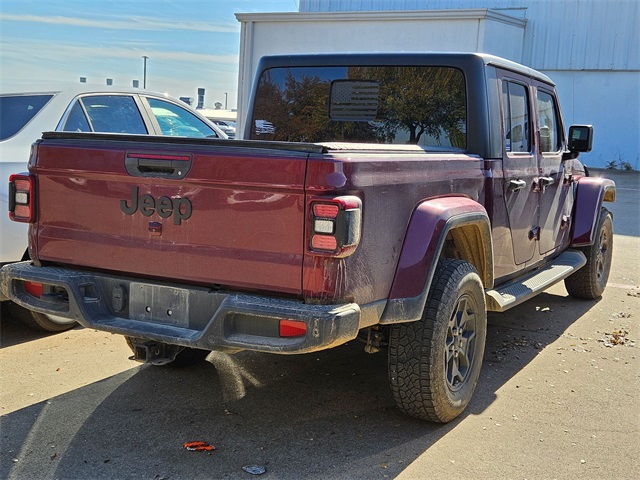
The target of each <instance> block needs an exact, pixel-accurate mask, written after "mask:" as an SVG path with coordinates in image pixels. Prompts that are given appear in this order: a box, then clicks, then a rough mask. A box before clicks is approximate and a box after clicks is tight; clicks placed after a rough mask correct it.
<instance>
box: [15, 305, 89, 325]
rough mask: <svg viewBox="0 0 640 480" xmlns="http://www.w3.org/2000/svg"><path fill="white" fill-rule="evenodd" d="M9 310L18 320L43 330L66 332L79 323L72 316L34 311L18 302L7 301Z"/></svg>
mask: <svg viewBox="0 0 640 480" xmlns="http://www.w3.org/2000/svg"><path fill="white" fill-rule="evenodd" d="M7 303H8V305H7V311H8V313H9V315H11V316H12V317H13V318H15V319H16V320H19V321H20V322H22V323H23V324H24V325H27V326H28V327H31V328H35V329H36V330H40V331H43V332H51V333H56V332H64V331H66V330H70V329H72V328H74V327H75V326H77V325H78V322H76V321H75V320H72V319H70V318H64V317H58V316H55V315H45V314H44V313H39V312H33V311H31V310H27V309H26V308H23V307H21V306H20V305H18V304H17V303H13V302H7Z"/></svg>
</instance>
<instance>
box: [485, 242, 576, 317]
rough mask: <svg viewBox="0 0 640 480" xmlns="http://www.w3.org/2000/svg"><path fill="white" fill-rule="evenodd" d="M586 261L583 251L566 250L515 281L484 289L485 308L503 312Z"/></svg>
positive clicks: (569, 273)
mask: <svg viewBox="0 0 640 480" xmlns="http://www.w3.org/2000/svg"><path fill="white" fill-rule="evenodd" d="M585 263H587V258H586V257H585V256H584V253H582V252H580V251H578V250H567V251H565V252H563V253H562V254H560V256H558V257H557V258H555V259H554V260H553V261H552V262H551V263H549V264H548V265H546V266H544V267H542V268H540V269H538V270H534V271H533V272H531V273H529V274H527V275H526V276H524V277H522V278H519V279H518V280H516V281H513V282H510V283H506V284H504V285H501V286H500V287H498V288H497V289H495V290H486V291H485V295H486V300H487V310H489V311H492V312H504V311H505V310H509V309H510V308H512V307H515V306H516V305H520V304H521V303H522V302H524V301H526V300H529V299H530V298H531V297H534V296H536V295H537V294H538V293H540V292H541V291H542V290H545V289H547V288H549V287H550V286H551V285H553V284H555V283H558V282H559V281H560V280H563V279H565V278H567V277H568V276H569V275H571V274H572V273H573V272H575V271H576V270H578V269H579V268H581V267H583V266H584V264H585Z"/></svg>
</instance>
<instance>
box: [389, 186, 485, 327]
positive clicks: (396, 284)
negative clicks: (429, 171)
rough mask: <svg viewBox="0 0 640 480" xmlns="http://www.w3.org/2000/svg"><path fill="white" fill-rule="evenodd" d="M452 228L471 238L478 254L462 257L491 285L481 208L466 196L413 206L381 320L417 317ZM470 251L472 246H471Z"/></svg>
mask: <svg viewBox="0 0 640 480" xmlns="http://www.w3.org/2000/svg"><path fill="white" fill-rule="evenodd" d="M456 229H464V230H459V232H463V231H466V233H467V234H470V235H471V236H472V237H473V240H474V242H473V243H475V244H476V245H475V250H480V251H481V255H479V256H478V257H482V258H465V260H468V261H470V263H472V264H474V266H475V267H476V269H477V270H478V271H479V273H480V276H481V278H482V280H483V283H484V287H485V288H492V287H493V274H494V273H493V241H492V238H491V223H490V221H489V216H488V215H487V211H486V210H485V208H484V207H483V206H482V205H480V204H479V203H478V202H476V201H475V200H472V199H470V198H467V197H442V198H435V199H430V200H425V201H423V202H421V203H420V204H418V205H417V206H416V208H415V209H414V211H413V214H412V215H411V219H410V220H409V225H408V227H407V232H406V235H405V239H404V243H403V246H402V251H401V253H400V257H399V260H398V264H397V265H396V272H395V276H394V279H393V283H392V286H391V290H390V293H389V297H388V300H387V304H386V307H385V310H384V312H383V314H382V317H381V319H380V323H381V324H390V323H401V322H408V321H415V320H419V319H420V318H421V317H422V311H423V310H424V306H425V303H426V301H427V295H428V294H429V288H430V287H431V281H432V279H433V275H434V273H435V269H436V266H437V263H438V259H439V257H440V255H441V253H442V249H443V247H444V243H445V240H446V238H447V235H448V234H449V233H450V232H452V231H453V230H456ZM472 250H473V249H472Z"/></svg>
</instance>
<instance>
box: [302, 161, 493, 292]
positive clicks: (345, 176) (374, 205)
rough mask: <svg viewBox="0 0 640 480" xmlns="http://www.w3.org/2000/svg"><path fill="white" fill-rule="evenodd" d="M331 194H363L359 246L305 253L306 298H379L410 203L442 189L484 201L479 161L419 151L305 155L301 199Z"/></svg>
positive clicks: (444, 193) (400, 242)
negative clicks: (335, 252) (331, 255)
mask: <svg viewBox="0 0 640 480" xmlns="http://www.w3.org/2000/svg"><path fill="white" fill-rule="evenodd" d="M335 193H348V194H353V195H358V196H360V197H361V199H362V203H363V222H362V237H361V241H360V245H359V246H358V248H357V249H356V251H355V252H354V253H353V254H352V255H351V256H349V257H347V258H342V259H328V258H326V257H322V256H316V255H311V254H306V255H305V261H304V267H305V268H304V278H303V282H304V283H303V293H304V295H305V297H306V298H307V299H309V300H310V301H327V300H338V299H340V300H345V301H355V302H357V303H360V304H363V303H369V302H374V301H378V300H383V299H386V298H387V297H388V296H389V292H390V290H391V285H392V282H393V278H394V274H395V271H396V266H397V264H398V260H399V256H400V252H401V250H402V245H403V243H404V240H405V234H406V232H407V227H408V224H409V220H410V218H411V215H412V213H413V211H414V209H415V208H416V206H417V205H418V204H419V203H420V202H421V201H422V200H425V199H429V198H437V197H442V196H448V195H462V196H466V197H468V198H471V199H473V200H475V201H479V202H480V203H484V201H485V198H484V196H485V183H484V173H483V160H482V159H481V158H480V157H477V156H473V155H466V154H447V153H426V152H423V153H392V152H389V153H384V152H379V153H373V152H367V153H353V152H351V153H347V152H336V153H332V154H328V155H323V156H315V155H312V156H311V157H310V160H309V166H308V172H307V194H308V198H309V199H312V198H313V197H314V195H325V194H335ZM425 237H426V236H425ZM328 297H329V298H328Z"/></svg>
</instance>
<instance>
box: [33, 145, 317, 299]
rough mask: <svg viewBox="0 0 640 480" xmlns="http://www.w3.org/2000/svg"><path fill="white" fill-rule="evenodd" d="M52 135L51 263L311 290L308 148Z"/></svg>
mask: <svg viewBox="0 0 640 480" xmlns="http://www.w3.org/2000/svg"><path fill="white" fill-rule="evenodd" d="M47 137H49V139H47V140H45V141H44V142H43V143H41V144H40V146H39V150H38V162H37V166H36V170H37V174H38V177H37V178H38V217H39V222H38V225H37V235H38V256H39V259H40V260H41V261H49V262H55V263H61V264H68V265H78V266H81V267H88V268H98V269H102V270H107V271H113V272H117V273H120V274H125V275H132V276H145V277H153V278H160V279H166V280H169V281H174V282H190V283H198V284H203V285H208V286H215V285H219V286H221V287H226V288H230V287H231V288H237V289H248V290H269V291H280V292H283V293H294V294H297V293H299V292H300V290H301V275H302V253H303V252H302V249H303V232H304V222H303V216H304V188H303V187H304V172H305V166H306V160H307V153H305V152H295V151H282V150H272V149H258V148H239V147H237V146H234V147H231V146H228V143H227V142H226V141H225V140H213V141H211V140H206V139H203V140H195V139H193V140H189V141H188V142H187V141H186V140H184V139H182V141H180V139H175V140H174V139H164V138H153V137H143V136H139V137H137V138H136V139H135V141H133V140H132V139H134V138H135V137H125V138H128V141H124V140H120V139H113V138H114V137H113V136H105V135H98V134H91V135H86V134H71V135H70V134H62V133H57V134H45V138H47ZM51 137H53V138H51Z"/></svg>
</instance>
